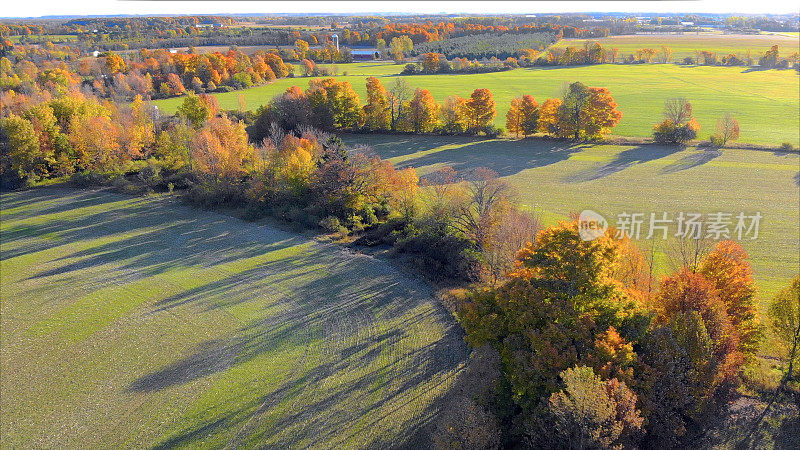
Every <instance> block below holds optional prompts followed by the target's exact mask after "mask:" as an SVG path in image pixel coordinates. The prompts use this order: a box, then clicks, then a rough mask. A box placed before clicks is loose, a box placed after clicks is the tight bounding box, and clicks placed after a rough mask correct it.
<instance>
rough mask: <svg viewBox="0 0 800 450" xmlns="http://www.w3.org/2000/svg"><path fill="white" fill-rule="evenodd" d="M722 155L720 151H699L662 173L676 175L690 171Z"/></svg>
mask: <svg viewBox="0 0 800 450" xmlns="http://www.w3.org/2000/svg"><path fill="white" fill-rule="evenodd" d="M721 155H722V151H721V150H719V149H708V150H697V151H693V152H692V153H689V154H688V155H686V156H684V157H683V158H681V159H679V160H677V161H675V162H673V163H671V164H670V165H668V166H666V167H664V168H662V169H661V173H675V172H680V171H682V170H688V169H691V168H693V167H698V166H702V165H703V164H705V163H707V162H709V161H711V160H713V159H715V158H718V157H719V156H721Z"/></svg>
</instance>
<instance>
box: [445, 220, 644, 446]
mask: <svg viewBox="0 0 800 450" xmlns="http://www.w3.org/2000/svg"><path fill="white" fill-rule="evenodd" d="M613 233H614V231H613V230H610V231H609V232H608V233H607V234H605V235H603V236H601V237H599V238H597V239H595V240H592V241H584V240H583V239H581V237H580V235H579V232H578V223H577V221H574V222H564V223H560V224H559V225H557V226H552V227H549V228H546V229H544V230H542V231H540V232H539V233H538V234H537V236H536V239H535V241H534V242H532V243H529V244H527V245H526V246H525V247H523V249H522V250H521V251H520V252H519V254H518V262H517V270H515V271H513V272H511V273H510V274H509V280H508V281H506V282H504V283H503V284H501V285H500V286H499V287H497V288H491V289H490V288H484V289H479V290H476V291H474V292H472V293H471V294H470V296H469V297H468V298H467V299H466V300H465V301H464V302H463V303H462V305H461V306H460V309H459V317H460V318H461V321H462V323H463V324H464V327H465V330H466V331H467V341H468V342H469V343H470V344H471V345H481V344H482V343H490V344H492V345H493V346H495V347H496V348H497V349H498V350H499V352H500V354H501V356H502V358H503V367H504V372H505V374H506V377H507V379H508V380H509V383H510V389H511V392H512V393H513V396H512V398H513V401H514V402H515V403H516V404H517V405H518V406H519V407H520V408H521V410H522V416H523V417H522V422H523V423H525V427H526V429H530V431H531V432H532V433H534V434H536V433H540V432H541V429H540V428H539V426H540V424H539V423H538V422H537V420H536V417H537V415H538V414H539V412H537V411H539V408H540V405H541V402H542V401H546V399H547V398H548V397H549V396H550V395H551V394H552V393H554V392H557V391H558V390H559V389H561V387H562V385H561V383H560V381H559V378H558V375H559V373H560V372H561V371H563V370H566V369H568V368H571V367H574V366H576V365H590V366H592V367H598V368H605V367H608V371H609V373H612V372H613V373H626V372H627V371H628V370H629V367H626V365H630V364H631V361H632V358H631V357H630V356H628V357H624V358H620V357H618V356H615V355H619V354H624V353H625V352H626V350H625V349H626V348H627V343H628V342H635V341H636V340H638V339H639V337H640V336H641V335H642V334H643V333H644V330H645V329H646V328H647V326H648V324H649V314H648V313H647V312H646V310H644V309H643V306H642V305H638V304H637V302H636V301H635V300H633V299H631V298H629V297H628V295H627V294H626V292H625V290H624V289H623V288H622V283H621V282H620V280H617V279H615V278H614V276H615V274H616V270H615V268H616V266H617V265H618V264H619V263H620V258H622V257H623V254H622V253H621V251H620V250H621V248H620V245H619V243H618V242H617V240H616V239H614V238H613ZM609 327H613V328H614V330H620V331H619V333H620V336H619V339H616V340H614V339H609V338H608V336H613V333H611V331H610V330H609ZM609 349H614V351H610V350H609ZM606 359H609V360H606Z"/></svg>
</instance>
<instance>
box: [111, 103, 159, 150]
mask: <svg viewBox="0 0 800 450" xmlns="http://www.w3.org/2000/svg"><path fill="white" fill-rule="evenodd" d="M146 108H147V105H145V103H144V101H143V100H142V97H141V96H138V95H137V96H136V97H134V99H133V102H131V104H130V106H129V107H128V108H125V109H124V110H123V111H121V113H120V114H119V115H118V117H117V122H118V123H119V124H120V125H121V127H120V135H121V142H122V146H123V148H124V150H125V151H126V152H127V153H128V155H129V156H130V157H131V158H133V159H139V158H142V157H143V156H144V155H146V154H149V153H150V151H151V150H152V148H153V146H154V145H155V140H156V133H155V124H154V123H153V119H152V117H151V116H150V114H148V112H147V110H146Z"/></svg>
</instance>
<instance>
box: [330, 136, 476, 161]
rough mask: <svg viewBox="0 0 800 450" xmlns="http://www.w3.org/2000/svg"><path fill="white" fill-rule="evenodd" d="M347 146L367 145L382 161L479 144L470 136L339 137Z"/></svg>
mask: <svg viewBox="0 0 800 450" xmlns="http://www.w3.org/2000/svg"><path fill="white" fill-rule="evenodd" d="M339 136H340V137H341V138H342V140H343V141H344V142H346V143H347V144H348V145H358V144H361V145H367V146H369V147H370V148H371V149H372V150H373V151H374V152H375V153H376V154H377V155H378V156H380V157H381V158H383V159H389V158H395V157H399V156H406V155H410V154H413V153H417V152H423V151H426V150H433V149H435V148H439V147H443V146H446V145H468V144H471V143H474V142H480V141H481V139H480V138H476V137H472V136H418V135H411V134H380V133H369V134H355V133H341V134H340V135H339Z"/></svg>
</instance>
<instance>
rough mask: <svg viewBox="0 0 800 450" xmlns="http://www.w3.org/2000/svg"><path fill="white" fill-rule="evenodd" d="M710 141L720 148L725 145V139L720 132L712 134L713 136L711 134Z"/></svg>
mask: <svg viewBox="0 0 800 450" xmlns="http://www.w3.org/2000/svg"><path fill="white" fill-rule="evenodd" d="M708 141H709V142H710V143H711V146H712V147H717V148H719V147H722V146H724V145H725V140H724V139H722V136H720V135H718V134H712V135H711V136H709V137H708Z"/></svg>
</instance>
